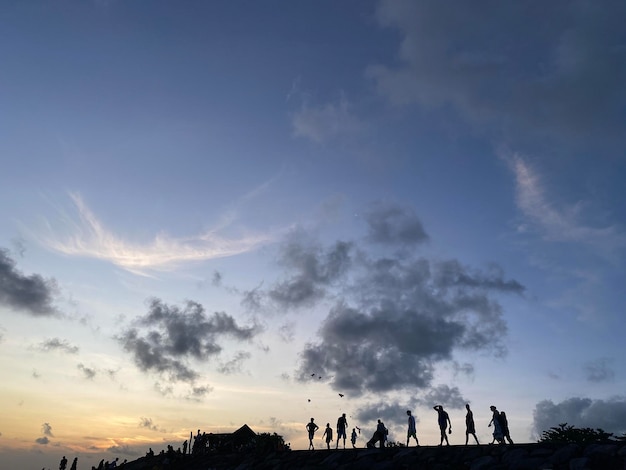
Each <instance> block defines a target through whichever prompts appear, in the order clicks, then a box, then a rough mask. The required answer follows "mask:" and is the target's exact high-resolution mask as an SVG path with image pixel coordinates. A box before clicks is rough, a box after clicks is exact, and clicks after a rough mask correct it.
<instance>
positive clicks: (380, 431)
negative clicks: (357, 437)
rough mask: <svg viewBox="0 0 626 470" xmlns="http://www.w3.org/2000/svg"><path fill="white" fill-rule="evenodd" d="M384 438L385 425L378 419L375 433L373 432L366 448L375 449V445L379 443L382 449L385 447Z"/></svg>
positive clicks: (385, 433) (385, 434)
mask: <svg viewBox="0 0 626 470" xmlns="http://www.w3.org/2000/svg"><path fill="white" fill-rule="evenodd" d="M386 436H387V428H386V427H385V424H384V423H383V422H382V421H381V420H380V419H379V420H378V424H377V425H376V431H375V432H374V435H373V436H372V438H371V439H370V440H369V441H368V442H367V448H368V449H373V448H374V447H376V443H377V442H380V448H381V449H382V448H383V447H385V440H386Z"/></svg>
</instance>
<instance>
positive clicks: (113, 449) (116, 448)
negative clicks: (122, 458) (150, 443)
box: [107, 444, 141, 457]
mask: <svg viewBox="0 0 626 470" xmlns="http://www.w3.org/2000/svg"><path fill="white" fill-rule="evenodd" d="M107 452H110V453H111V454H120V455H128V456H131V457H134V456H136V455H139V454H140V453H141V451H138V450H136V449H133V448H132V447H130V446H129V445H127V444H122V445H117V444H115V445H112V446H110V447H107Z"/></svg>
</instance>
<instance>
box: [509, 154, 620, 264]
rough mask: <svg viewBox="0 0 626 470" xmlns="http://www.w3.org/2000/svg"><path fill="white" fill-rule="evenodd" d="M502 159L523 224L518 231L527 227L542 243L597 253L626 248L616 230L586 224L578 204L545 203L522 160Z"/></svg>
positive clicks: (532, 173) (534, 174) (536, 176)
mask: <svg viewBox="0 0 626 470" xmlns="http://www.w3.org/2000/svg"><path fill="white" fill-rule="evenodd" d="M505 159H506V160H507V161H508V162H509V165H510V167H511V169H512V171H513V173H514V174H515V183H516V203H517V207H518V208H519V209H520V211H521V212H522V214H523V215H524V217H525V221H526V223H527V225H524V226H521V227H520V229H525V228H528V227H531V228H532V229H534V230H536V231H537V232H539V233H540V234H541V235H542V236H543V238H544V239H546V240H549V241H557V242H576V243H582V244H586V245H589V246H591V247H593V248H595V249H598V250H601V251H606V250H609V251H610V252H613V251H615V250H617V249H621V248H624V247H626V235H625V234H624V233H623V231H621V230H620V229H619V228H618V227H616V226H614V225H609V226H605V227H592V226H590V225H588V224H586V223H585V221H584V220H583V218H584V216H583V214H582V211H581V208H582V207H583V204H582V203H580V202H578V203H576V204H572V205H565V206H563V207H556V205H555V204H554V203H552V202H551V201H550V200H549V198H548V196H547V194H546V190H545V187H544V185H543V182H542V179H541V177H540V175H539V174H538V173H537V172H536V171H535V169H534V168H533V167H532V166H531V165H530V164H529V163H528V162H527V161H526V160H524V159H523V158H522V157H520V156H519V155H513V156H512V157H510V158H507V157H505Z"/></svg>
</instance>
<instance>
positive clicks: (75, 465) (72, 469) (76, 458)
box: [70, 457, 78, 470]
mask: <svg viewBox="0 0 626 470" xmlns="http://www.w3.org/2000/svg"><path fill="white" fill-rule="evenodd" d="M77 466H78V457H74V461H73V462H72V466H71V467H70V470H76V469H77V468H78V467H77Z"/></svg>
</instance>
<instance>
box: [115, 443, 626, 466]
mask: <svg viewBox="0 0 626 470" xmlns="http://www.w3.org/2000/svg"><path fill="white" fill-rule="evenodd" d="M225 469H233V470H253V469H254V470H287V469H289V470H291V469H304V470H307V469H311V470H312V469H336V470H370V469H371V470H396V469H419V470H587V469H589V470H596V469H597V470H624V469H626V443H623V442H615V441H607V442H606V443H594V444H587V445H584V446H583V445H579V444H555V443H533V444H513V445H480V446H445V447H434V446H422V447H409V448H407V447H390V448H384V449H345V450H315V451H305V450H297V451H290V450H284V451H269V452H265V453H256V452H245V453H242V452H240V453H213V454H205V455H198V456H193V455H187V456H185V458H184V459H180V460H178V461H172V462H169V461H168V462H163V461H162V460H161V459H160V456H158V455H157V456H154V457H151V458H148V457H142V458H140V459H137V460H135V461H133V462H128V463H126V465H125V466H124V470H225Z"/></svg>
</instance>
